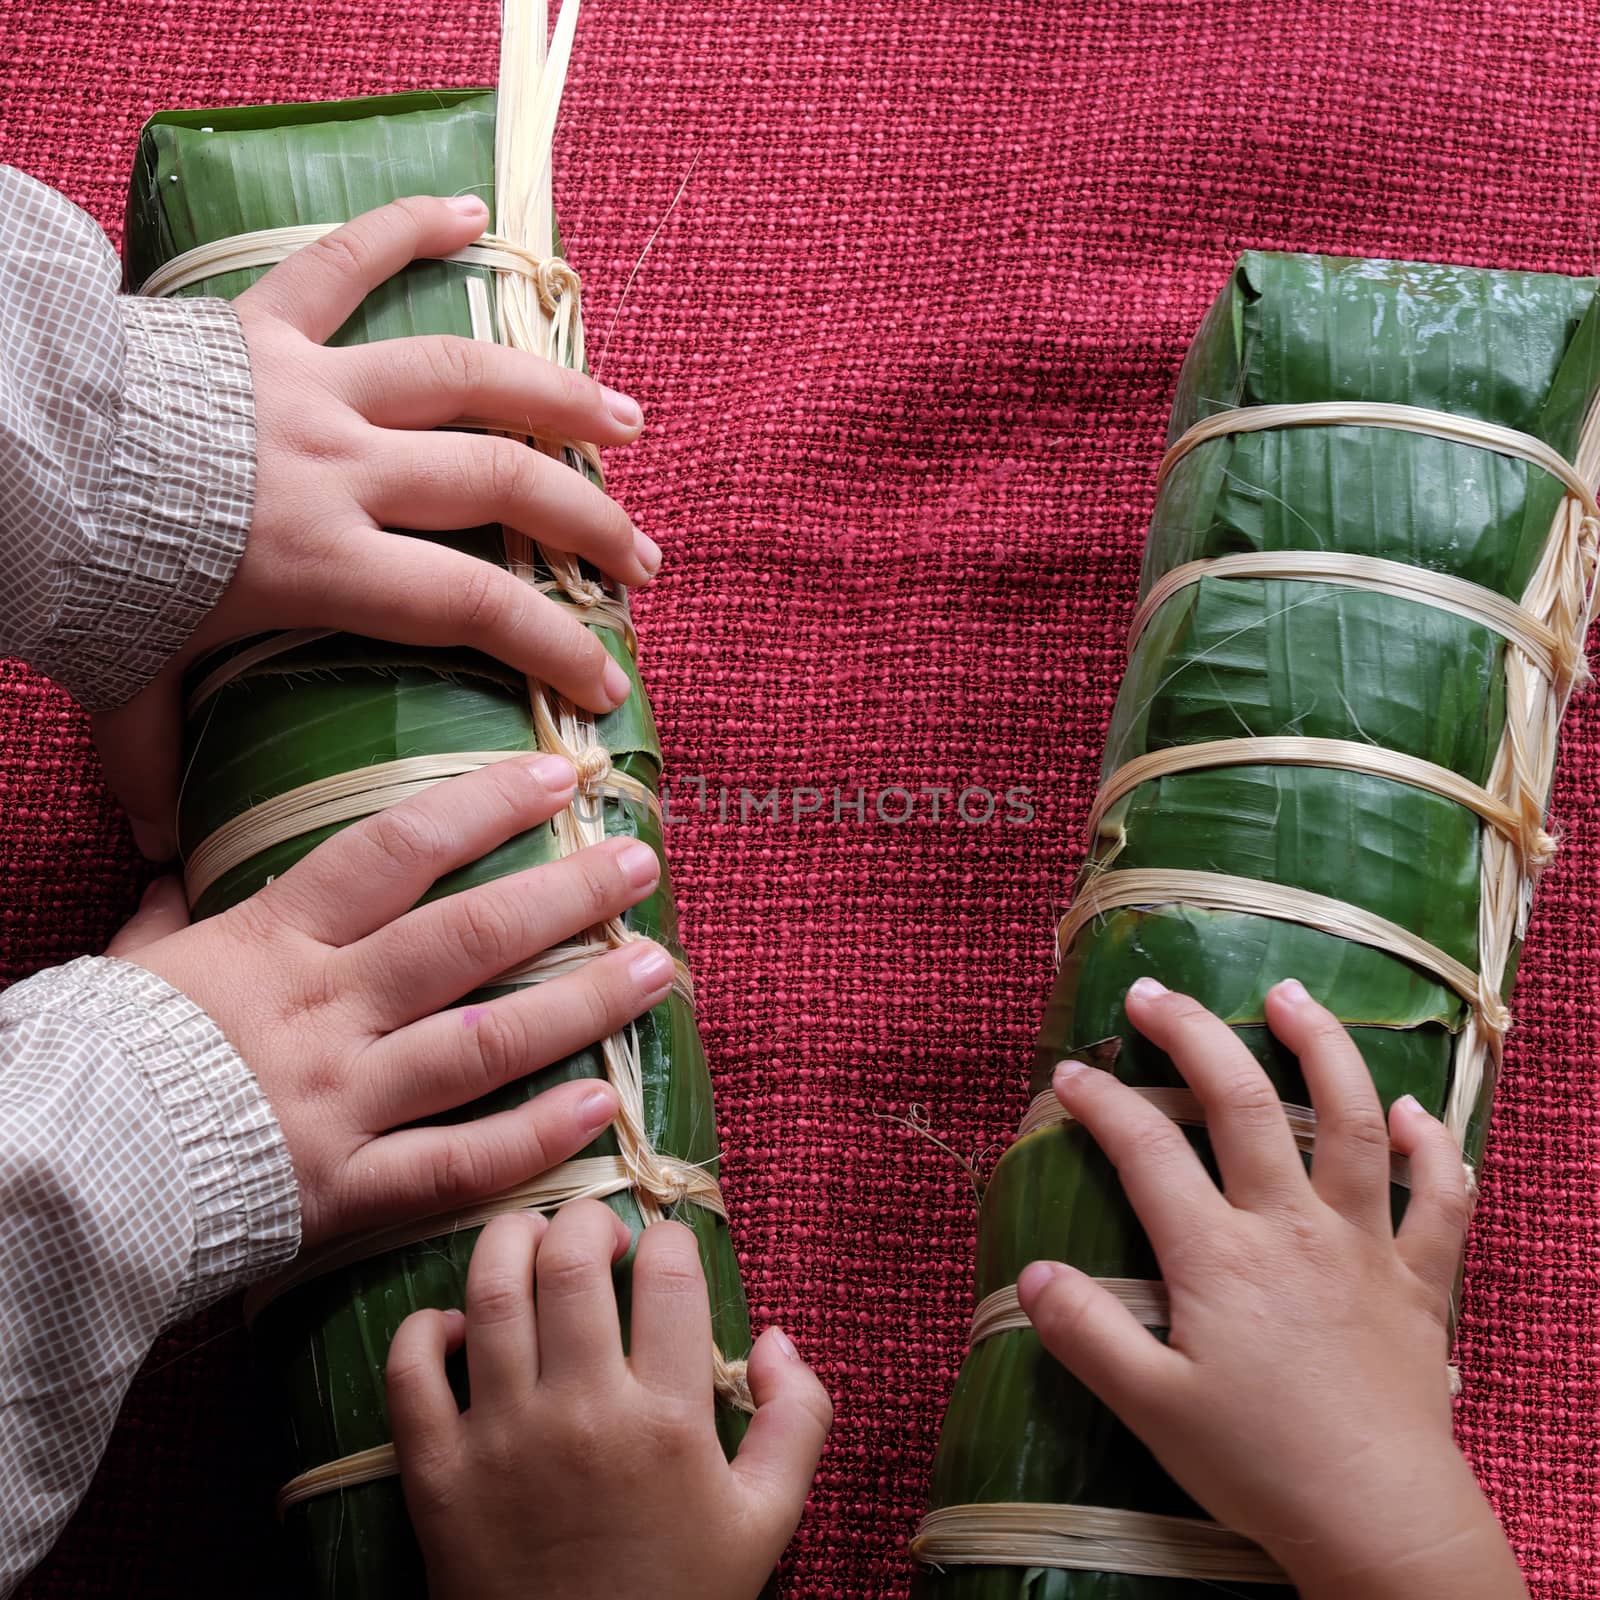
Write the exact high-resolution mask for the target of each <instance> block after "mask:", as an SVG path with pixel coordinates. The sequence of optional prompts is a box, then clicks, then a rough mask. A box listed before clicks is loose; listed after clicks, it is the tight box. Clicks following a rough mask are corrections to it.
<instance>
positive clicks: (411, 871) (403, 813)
mask: <svg viewBox="0 0 1600 1600" xmlns="http://www.w3.org/2000/svg"><path fill="white" fill-rule="evenodd" d="M575 787H576V777H575V774H574V772H573V768H572V764H571V763H570V762H568V761H565V760H562V759H561V758H560V757H558V756H538V757H531V758H529V759H527V760H513V761H502V762H498V763H496V764H495V765H493V766H490V767H485V768H483V769H482V770H480V771H478V772H474V773H470V774H468V775H467V776H465V777H461V778H455V779H452V780H451V781H449V782H447V783H440V784H437V785H435V786H434V787H433V788H431V789H428V790H426V791H425V792H424V793H422V794H421V795H419V796H417V797H416V798H414V799H411V800H407V801H404V802H402V803H401V804H399V805H396V806H393V807H391V808H390V809H389V810H387V811H383V812H380V813H379V814H378V815H376V816H373V817H368V818H366V819H365V820H363V821H361V822H357V823H354V824H353V825H352V826H350V827H349V828H346V829H345V830H344V831H343V832H341V833H338V834H336V835H334V837H333V838H331V839H329V840H328V841H327V842H326V843H324V844H321V845H319V846H318V847H317V848H316V849H315V850H313V851H312V852H311V853H310V854H309V855H307V856H306V857H305V859H304V860H302V861H301V862H299V863H298V864H297V865H295V866H294V867H292V868H290V870H289V871H288V872H286V873H284V875H283V876H282V877H281V878H278V879H276V880H275V881H274V882H272V883H269V884H268V885H267V886H266V887H265V888H264V889H262V890H261V891H260V892H259V893H258V894H255V895H253V896H252V897H251V898H250V899H248V900H245V901H243V902H241V903H240V904H239V905H237V906H234V907H233V908H232V909H231V910H228V911H224V912H222V913H221V914H220V915H218V916H215V917H211V918H208V919H207V920H206V921H204V922H200V923H196V924H195V925H194V926H193V927H182V926H177V927H174V923H175V922H177V921H178V919H177V918H175V917H173V916H172V915H171V914H170V912H167V913H163V911H162V909H161V906H160V903H159V901H158V902H157V903H156V904H155V905H153V906H147V907H146V909H145V912H144V914H143V915H142V916H140V917H136V918H135V919H134V921H133V922H132V923H131V924H130V925H129V926H128V928H126V929H124V931H123V934H122V935H121V936H120V938H119V940H118V942H117V943H116V944H114V945H113V947H112V949H111V951H110V952H109V953H110V954H112V955H116V956H120V957H122V958H123V959H124V960H128V961H132V962H135V963H136V964H138V965H139V966H142V967H145V968H147V969H148V970H149V971H151V972H154V973H155V974H156V975H157V976H158V977H161V978H164V979H166V981H167V982H168V983H170V984H172V985H173V987H174V988H176V989H180V990H182V991H183V992H184V993H185V994H186V995H188V996H189V998H190V999H192V1000H193V1001H195V1002H196V1004H198V1005H199V1006H201V1007H202V1008H203V1009H204V1010H206V1011H207V1012H209V1013H210V1015H211V1016H212V1018H213V1019H214V1020H215V1021H216V1022H217V1024H218V1025H219V1026H220V1027H221V1029H222V1031H223V1032H224V1033H225V1034H226V1035H227V1036H228V1038H229V1040H230V1041H231V1042H232V1043H233V1045H234V1047H235V1048H236V1049H237V1050H238V1051H239V1053H240V1055H241V1056H242V1057H243V1058H244V1060H245V1062H246V1064H247V1065H248V1066H249V1067H250V1068H251V1069H252V1071H254V1073H255V1075H256V1077H257V1079H258V1080H259V1081H260V1084H261V1087H262V1090H263V1091H264V1092H265V1094H266V1097H267V1100H268V1102H269V1103H270V1104H271V1106H272V1109H273V1111H274V1112H275V1113H276V1114H277V1118H278V1122H279V1124H280V1126H281V1127H282V1129H283V1136H284V1139H285V1142H286V1143H287V1144H288V1147H289V1153H290V1156H291V1157H292V1159H293V1161H294V1169H295V1175H296V1178H297V1179H298V1181H299V1186H300V1203H301V1217H302V1238H303V1242H304V1243H305V1244H306V1245H313V1244H316V1243H317V1242H319V1241H320V1240H324V1239H327V1238H330V1237H338V1236H341V1235H344V1234H348V1233H352V1232H355V1231H357V1230H360V1229H365V1228H370V1227H375V1226H380V1225H383V1224H386V1223H392V1222H399V1221H402V1220H408V1219H411V1218H420V1217H429V1216H434V1215H436V1214H438V1213H440V1212H442V1211H445V1210H448V1209H450V1208H452V1207H455V1206H458V1205H460V1204H462V1203H463V1202H465V1201H468V1200H471V1199H476V1198H479V1197H482V1196H484V1195H490V1194H495V1193H498V1192H499V1191H500V1190H503V1189H509V1188H511V1187H512V1186H513V1185H515V1184H519V1183H522V1182H525V1181H526V1180H527V1179H529V1178H531V1177H534V1176H536V1175H537V1174H538V1173H540V1172H543V1171H544V1170H546V1169H547V1168H549V1167H551V1166H554V1165H555V1164H556V1163H557V1162H559V1161H563V1160H565V1159H566V1158H567V1157H568V1156H570V1155H572V1154H574V1153H575V1152H576V1151H578V1150H580V1149H582V1148H583V1146H584V1145H586V1144H588V1143H589V1142H590V1140H592V1139H593V1138H594V1137H595V1135H596V1134H597V1133H599V1131H600V1130H601V1129H602V1128H604V1127H605V1126H606V1124H607V1123H609V1122H610V1121H611V1119H612V1117H613V1116H614V1115H615V1113H616V1109H617V1097H616V1092H615V1090H613V1089H612V1088H611V1087H610V1085H609V1084H605V1083H599V1082H595V1081H592V1080H583V1081H578V1082H573V1083H566V1084H561V1085H558V1086H556V1087H553V1088H550V1089H548V1090H546V1091H545V1092H544V1093H542V1094H540V1095H538V1096H536V1097H535V1098H534V1099H532V1100H531V1101H529V1102H528V1103H527V1104H526V1105H522V1106H518V1107H517V1108H516V1109H515V1110H511V1111H502V1112H498V1113H496V1114H494V1115H492V1116H487V1117H483V1118H480V1119H478V1120H476V1121H469V1122H463V1123H459V1124H456V1125H453V1126H445V1127H421V1128H402V1127H401V1125H402V1124H404V1123H408V1122H411V1121H413V1120H415V1119H417V1118H420V1117H426V1116H430V1115H432V1114H434V1113H436V1112H443V1111H450V1110H453V1109H454V1108H455V1107H457V1106H462V1105H466V1104H468V1103H469V1102H471V1101H473V1100H475V1099H477V1098H478V1097H479V1096H480V1095H483V1094H486V1093H488V1091H489V1090H491V1089H495V1088H498V1087H499V1086H500V1085H501V1084H504V1083H508V1082H510V1081H511V1080H512V1079H515V1078H520V1077H523V1076H525V1075H526V1074H528V1073H530V1072H534V1071H537V1070H538V1069H539V1068H540V1067H543V1066H548V1065H549V1064H551V1063H552V1062H555V1061H559V1060H560V1059H561V1058H562V1057H563V1056H566V1055H569V1054H571V1053H572V1052H573V1051H576V1050H580V1049H582V1048H583V1047H584V1046H586V1045H589V1044H592V1043H593V1042H594V1041H595V1040H596V1039H599V1038H602V1037H604V1036H605V1035H607V1034H610V1033H614V1032H615V1031H616V1030H617V1029H618V1028H621V1027H622V1026H624V1025H625V1024H626V1023H628V1022H629V1021H631V1020H632V1019H633V1018H634V1017H637V1016H639V1015H640V1014H641V1013H643V1012H645V1011H647V1010H648V1009H649V1008H650V1007H651V1006H653V1005H655V1004H656V1003H657V1002H658V1001H659V1000H661V999H662V998H663V997H664V996H665V995H666V993H667V991H668V989H669V988H670V987H671V985H672V979H673V964H672V958H671V957H670V956H669V955H668V954H667V952H666V951H665V950H663V949H662V948H661V947H660V946H659V945H656V944H653V943H651V942H649V941H648V940H639V941H637V942H635V943H631V944H629V945H628V946H627V947H626V948H624V949H620V950H613V951H610V952H608V953H607V954H605V955H602V956H599V957H597V958H596V959H594V960H592V961H590V962H588V963H587V964H586V965H585V966H584V967H583V968H582V969H581V970H580V971H578V972H575V973H570V974H568V975H566V976H563V977H559V978H554V979H551V980H549V981H547V982H543V983H539V984H535V985H531V986H529V987H526V988H522V989H519V990H517V991H516V992H515V993H513V994H510V995H507V996H505V997H503V998H501V999H498V1000H493V1001H491V1002H489V1003H488V1004H486V1005H481V1006H473V1007H470V1008H467V1009H465V1010H446V1011H440V1007H442V1006H449V1005H451V1004H452V1003H453V1002H454V1001H456V1000H459V999H460V998H461V996H462V995H464V994H466V993H468V992H469V991H471V990H472V989H475V988H478V987H480V986H481V985H484V984H486V983H488V982H490V981H491V980H492V979H493V978H495V977H496V976H498V975H499V974H501V973H503V972H506V971H508V970H509V969H511V968H512V967H514V966H517V965H518V964H519V963H521V962H523V961H526V960H528V959H529V958H530V957H532V956H535V955H537V954H539V953H540V952H541V951H543V950H546V949H548V948H549V947H550V946H551V945H553V944H556V943H558V942H559V941H560V940H563V939H566V938H569V937H571V936H573V935H575V934H577V933H580V932H582V930H583V929H585V928H588V927H592V926H593V925H594V924H596V923H597V922H601V921H603V920H605V919H606V918H609V917H613V916H618V915H620V914H621V913H622V912H623V911H625V910H626V909H627V908H628V907H629V906H632V905H635V904H637V903H638V902H639V901H641V900H643V899H644V898H645V897H646V896H647V895H649V893H650V892H651V891H652V890H653V889H654V887H655V885H656V881H657V878H658V876H659V874H660V863H659V862H658V860H657V858H656V854H655V852H654V851H653V850H652V849H651V848H650V847H649V846H648V845H646V844H641V843H639V842H638V841H636V840H628V839H608V840H606V841H605V842H604V843H603V844H597V845H593V846H591V847H590V848H588V849H586V850H582V851H579V852H578V853H577V854H575V855H571V856H567V857H565V858H563V859H562V860H560V861H557V862H553V863H551V864H549V865H547V866H540V867H534V868H532V869H531V870H529V871H527V872H520V873H514V874H512V875H511V876H509V877H506V878H501V879H499V880H497V881H495V882H493V883H486V884H483V885H481V886H479V887H477V888H473V889H467V890H463V891H461V892H460V893H457V894H452V895H448V896H445V897H444V898H442V899H440V900H436V901H434V902H432V903H430V904H428V905H424V906H418V905H417V901H418V900H419V899H420V898H421V897H422V896H423V895H424V894H425V893H426V892H427V891H428V890H429V889H430V888H431V887H432V886H433V884H434V883H435V882H436V881H437V880H438V879H439V878H441V877H443V876H444V875H445V874H446V873H448V872H450V871H452V870H454V869H455V868H457V867H459V866H462V865H464V864H466V863H467V862H471V861H475V860H477V859H478V857H480V856H482V855H485V854H487V853H488V852H489V851H490V850H492V849H494V848H495V847H496V846H497V845H499V844H502V843H503V842H504V841H505V840H507V839H509V838H512V837H513V836H514V835H516V834H518V833H521V832H523V831H524V830H525V829H528V828H532V827H534V826H536V825H537V824H539V823H541V822H544V821H546V820H547V819H548V818H550V817H551V816H553V815H554V814H555V813H556V812H557V811H558V810H560V809H561V807H563V806H564V805H566V804H567V803H568V801H569V800H570V799H571V798H572V795H573V792H574V790H575ZM413 908H415V909H413ZM434 1013H438V1014H437V1015H435V1014H434ZM395 1128H399V1129H400V1131H398V1132H389V1131H388V1130H390V1129H395Z"/></svg>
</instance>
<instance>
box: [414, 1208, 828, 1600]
mask: <svg viewBox="0 0 1600 1600" xmlns="http://www.w3.org/2000/svg"><path fill="white" fill-rule="evenodd" d="M627 1247H628V1231H627V1229H626V1228H625V1227H624V1226H623V1225H622V1223H621V1222H619V1221H618V1220H617V1218H616V1217H615V1216H614V1215H613V1214H612V1213H611V1212H610V1211H608V1210H607V1209H606V1208H605V1207H604V1206H602V1205H601V1204H600V1203H599V1202H598V1201H594V1200H585V1201H579V1202H576V1203H575V1204H573V1205H569V1206H568V1207H566V1208H565V1209H564V1210H563V1211H561V1212H560V1213H559V1214H558V1215H557V1217H556V1219H555V1221H554V1222H552V1223H549V1224H546V1223H545V1221H544V1220H543V1219H542V1218H538V1217H533V1216H529V1215H528V1214H526V1213H517V1214H512V1215H508V1216H503V1217H497V1218H496V1219H495V1220H494V1221H493V1222H491V1223H490V1224H489V1226H488V1227H487V1228H485V1229H484V1231H483V1235H482V1237H481V1238H480V1239H479V1241H478V1245H477V1248H476V1250H475V1251H474V1252H473V1256H472V1266H471V1268H470V1270H469V1272H468V1275H467V1296H466V1315H465V1317H463V1316H462V1314H461V1313H460V1312H453V1311H419V1312H417V1313H415V1314H414V1315H412V1316H411V1317H409V1318H407V1320H406V1321H405V1322H404V1323H403V1324H402V1325H401V1328H400V1331H399V1332H398V1333H397V1334H396V1335H395V1339H394V1344H393V1346H392V1347H391V1349H390V1352H389V1369H388V1379H389V1414H390V1420H391V1422H392V1423H393V1426H394V1439H395V1448H396V1450H397V1451H398V1453H399V1458H400V1471H401V1476H402V1478H403V1480H404V1485H405V1495H406V1504H407V1506H408V1507H409V1508H410V1511H411V1519H412V1523H413V1525H414V1527H415V1528H416V1531H417V1538H418V1540H419V1541H420V1543H421V1545H422V1549H423V1553H424V1555H425V1556H426V1558H427V1564H428V1592H429V1594H430V1596H431V1597H432V1600H524V1597H525V1596H527V1595H529V1594H537V1595H539V1596H540V1597H541V1600H589V1597H591V1596H594V1595H607V1596H613V1595H614V1596H626V1595H646V1594H648V1595H649V1596H651V1600H753V1597H754V1596H755V1595H756V1594H758V1593H759V1591H760V1589H761V1587H762V1585H763V1583H764V1582H765V1581H766V1579H767V1576H768V1574H769V1573H770V1572H771V1571H772V1568H773V1567H774V1566H775V1565H776V1564H777V1560H778V1557H779V1556H780V1555H781V1554H782V1552H783V1547H784V1545H785V1544H786V1543H787V1542H788V1540H789V1536H790V1535H791V1534H792V1533H793V1532H794V1529H795V1525H796V1523H798V1522H799V1520H800V1512H801V1510H802V1508H803V1507H804V1505H805V1500H806V1494H807V1491H808V1490H809V1489H810V1486H811V1478H812V1474H813V1473H814V1472H815V1471H816V1465H817V1460H818V1457H819V1456H820V1455H821V1453H822V1446H823V1444H824V1442H825V1441H826V1439H827V1436H828V1430H829V1428H830V1426H831V1425H832V1421H833V1408H832V1406H831V1405H830V1404H829V1401H828V1396H827V1394H826V1392H825V1391H824V1390H823V1387H822V1385H821V1384H820V1383H819V1382H818V1381H817V1378H816V1376H815V1374H814V1373H813V1372H812V1371H811V1369H810V1368H809V1367H808V1366H806V1364H805V1363H804V1362H803V1361H801V1360H800V1358H799V1357H798V1356H797V1355H796V1354H795V1351H794V1347H793V1346H792V1345H791V1344H790V1343H789V1341H788V1340H787V1339H786V1338H785V1337H784V1335H783V1334H782V1333H780V1332H779V1331H778V1330H777V1329H776V1328H769V1329H768V1330H767V1332H766V1333H765V1334H763V1335H762V1337H761V1338H760V1339H759V1340H757V1341H756V1346H755V1349H754V1350H753V1351H752V1352H751V1355H750V1388H751V1391H752V1393H753V1394H754V1396H755V1400H756V1405H757V1411H756V1414H755V1416H754V1417H753V1418H752V1419H751V1422H750V1431H749V1433H748V1434H747V1435H746V1436H745V1440H744V1444H743V1446H742V1447H741V1448H740V1450H739V1453H738V1455H737V1456H736V1457H735V1459H734V1461H733V1462H732V1464H731V1465H730V1464H729V1462H728V1461H727V1460H726V1459H725V1458H724V1456H723V1453H722V1448H721V1446H720V1445H719V1444H718V1442H717V1434H716V1429H715V1426H714V1424H713V1420H712V1418H713V1399H712V1395H713V1391H712V1384H711V1348H712V1347H711V1315H710V1308H709V1305H708V1302H707V1296H706V1281H705V1277H704V1274H703V1273H702V1271H701V1268H700V1257H699V1253H698V1251H697V1250H696V1248H695V1242H694V1237H693V1235H692V1234H691V1233H690V1232H689V1230H688V1229H687V1228H684V1227H682V1226H680V1225H679V1224H677V1223H673V1222H661V1223H657V1224H656V1225H655V1226H654V1227H652V1228H648V1229H646V1230H645V1233H644V1235H643V1236H642V1237H641V1239H640V1240H639V1248H638V1252H637V1255H636V1257H635V1261H634V1267H633V1312H632V1339H631V1349H630V1353H629V1354H627V1355H624V1354H623V1349H622V1337H621V1332H620V1327H619V1321H618V1314H617V1300H616V1294H615V1291H614V1290H613V1287H612V1282H611V1265H612V1263H613V1262H614V1261H615V1260H617V1259H618V1258H619V1257H620V1256H621V1255H622V1253H623V1252H625V1251H626V1249H627ZM536 1285H537V1286H536ZM463 1338H464V1339H465V1341H466V1350H467V1372H468V1379H469V1382H470V1384H471V1389H472V1403H471V1406H470V1408H469V1409H468V1410H467V1411H465V1412H458V1411H457V1410H456V1403H455V1399H454V1397H453V1395H452V1394H451V1391H450V1385H449V1383H448V1382H447V1380H446V1378H445V1367H444V1362H445V1356H446V1355H447V1354H448V1353H449V1352H450V1351H451V1350H453V1349H455V1348H456V1347H458V1346H459V1345H460V1344H461V1342H462V1340H463Z"/></svg>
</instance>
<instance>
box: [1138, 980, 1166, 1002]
mask: <svg viewBox="0 0 1600 1600" xmlns="http://www.w3.org/2000/svg"><path fill="white" fill-rule="evenodd" d="M1166 992H1167V986H1166V984H1164V983H1157V982H1156V980H1155V979H1154V978H1136V979H1135V980H1134V981H1133V984H1132V985H1131V986H1130V987H1129V989H1128V993H1129V994H1130V995H1132V996H1134V998H1135V999H1139V1000H1154V999H1155V997H1156V996H1157V995H1158V994H1165V993H1166Z"/></svg>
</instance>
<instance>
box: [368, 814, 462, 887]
mask: <svg viewBox="0 0 1600 1600" xmlns="http://www.w3.org/2000/svg"><path fill="white" fill-rule="evenodd" d="M365 827H366V829H367V832H368V835H369V836H370V838H371V840H372V843H373V846H374V847H375V849H376V850H377V852H378V854H379V855H380V856H381V857H382V858H383V859H384V860H385V861H387V862H390V863H392V864H393V865H394V867H395V868H397V869H398V870H399V871H401V872H404V873H408V874H409V873H413V872H432V871H433V869H434V867H435V865H436V864H437V863H438V862H439V861H441V860H442V859H443V858H444V855H445V851H446V841H445V836H444V830H443V829H442V828H441V826H440V824H439V823H438V822H437V821H436V820H435V819H434V817H433V815H432V813H431V812H430V811H428V810H427V809H425V808H424V807H422V806H419V805H416V804H409V805H407V804H401V805H397V806H390V807H389V809H388V810H387V811H380V812H379V813H378V814H377V816H375V817H372V818H370V819H369V820H368V821H367V822H366V824H365Z"/></svg>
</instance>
